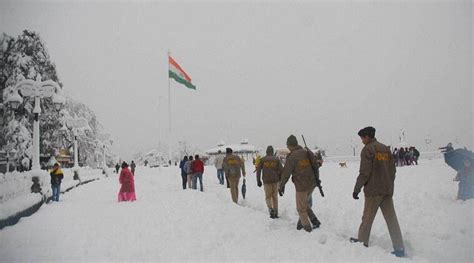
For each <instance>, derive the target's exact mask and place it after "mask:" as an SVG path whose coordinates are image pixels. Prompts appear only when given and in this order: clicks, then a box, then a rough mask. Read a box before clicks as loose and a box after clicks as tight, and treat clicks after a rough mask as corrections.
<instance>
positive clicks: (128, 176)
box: [118, 162, 137, 202]
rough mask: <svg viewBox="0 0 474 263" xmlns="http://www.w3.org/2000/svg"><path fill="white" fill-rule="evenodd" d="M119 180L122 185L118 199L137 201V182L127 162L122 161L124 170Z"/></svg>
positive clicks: (120, 200)
mask: <svg viewBox="0 0 474 263" xmlns="http://www.w3.org/2000/svg"><path fill="white" fill-rule="evenodd" d="M119 182H120V184H121V185H122V187H120V192H119V193H118V201H119V202H122V201H135V200H137V197H136V196H135V182H134V179H133V175H132V172H130V170H129V169H128V164H127V163H126V162H123V163H122V171H121V172H120V177H119Z"/></svg>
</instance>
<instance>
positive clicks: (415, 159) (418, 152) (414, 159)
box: [413, 146, 420, 165]
mask: <svg viewBox="0 0 474 263" xmlns="http://www.w3.org/2000/svg"><path fill="white" fill-rule="evenodd" d="M413 156H414V157H413V161H414V162H415V164H416V165H418V158H420V151H418V149H416V147H415V146H413Z"/></svg>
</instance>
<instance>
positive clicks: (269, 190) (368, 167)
mask: <svg viewBox="0 0 474 263" xmlns="http://www.w3.org/2000/svg"><path fill="white" fill-rule="evenodd" d="M358 135H359V136H360V138H361V140H362V143H363V144H364V145H365V147H364V148H363V149H362V152H361V164H360V173H359V176H358V178H357V181H356V183H355V186H354V190H353V193H352V197H353V198H354V199H356V200H357V199H359V193H360V192H361V190H362V188H363V189H364V195H365V205H364V211H363V217H362V222H361V225H360V227H359V232H358V236H357V237H353V238H350V241H351V242H354V243H355V242H361V243H363V245H364V246H366V247H368V245H369V236H370V230H371V228H372V223H373V221H374V219H375V215H376V214H377V211H378V209H379V208H380V209H381V210H382V213H383V215H384V218H385V220H386V222H387V226H388V229H389V234H390V237H391V239H392V244H393V248H394V251H393V252H392V253H393V254H395V255H396V256H397V257H404V256H405V248H404V244H403V238H402V234H401V230H400V227H399V224H398V220H397V216H396V213H395V209H394V205H393V200H392V196H393V189H394V180H395V172H396V168H395V160H394V158H393V155H392V152H391V150H390V147H388V146H386V145H384V144H382V143H380V142H378V141H377V139H376V138H375V128H373V127H366V128H364V129H361V130H360V131H359V132H358ZM286 145H287V148H288V149H289V150H290V153H289V154H288V156H287V157H286V161H285V163H284V165H283V164H282V162H281V160H280V159H279V158H277V157H276V156H275V154H274V149H273V147H272V146H271V145H270V146H268V147H267V149H266V156H264V157H263V158H261V159H260V160H259V161H258V162H256V164H255V165H256V172H257V186H258V187H261V186H263V187H264V191H265V202H266V204H267V207H268V211H269V214H270V218H273V219H276V218H278V198H279V197H278V195H279V196H283V195H284V193H285V185H286V183H287V182H288V181H289V179H290V177H291V180H292V181H293V184H294V185H295V190H296V210H297V212H298V217H299V218H298V221H297V224H296V229H297V230H301V229H304V230H305V231H307V232H311V231H312V230H313V229H315V228H318V227H319V226H320V225H321V222H320V221H319V219H318V218H317V217H316V215H315V213H314V211H313V210H312V198H311V197H312V193H313V191H314V189H315V188H316V187H319V188H320V189H322V188H321V180H320V178H319V167H320V166H321V165H322V158H321V157H320V156H315V154H314V153H313V152H312V151H311V150H309V149H308V148H303V147H301V146H300V145H299V144H298V140H297V139H296V137H295V136H294V135H290V136H289V137H288V139H287V141H286ZM215 166H216V169H217V178H218V180H219V183H220V184H224V177H225V178H226V179H228V182H229V188H230V193H231V198H232V201H233V202H235V203H237V201H238V194H239V191H238V189H239V182H240V178H241V176H244V178H245V166H244V161H243V160H242V159H241V158H240V157H239V156H237V155H235V154H233V152H232V149H231V148H227V149H226V155H225V157H223V158H220V157H219V156H218V157H217V158H216V160H215ZM183 180H184V179H183ZM183 188H184V187H183ZM321 192H322V191H321Z"/></svg>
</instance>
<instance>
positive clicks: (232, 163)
mask: <svg viewBox="0 0 474 263" xmlns="http://www.w3.org/2000/svg"><path fill="white" fill-rule="evenodd" d="M222 167H223V168H224V172H225V176H226V177H229V178H231V177H237V178H240V176H241V174H245V165H244V162H243V161H242V159H240V157H239V156H237V155H234V154H228V155H226V157H225V158H224V162H223V164H222Z"/></svg>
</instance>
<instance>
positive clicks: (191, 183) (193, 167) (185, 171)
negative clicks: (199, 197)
mask: <svg viewBox="0 0 474 263" xmlns="http://www.w3.org/2000/svg"><path fill="white" fill-rule="evenodd" d="M179 168H180V169H181V178H182V183H183V190H184V189H186V186H187V187H188V188H189V189H195V190H196V189H197V182H198V180H199V186H200V187H199V190H200V191H201V192H203V191H204V186H203V184H202V174H203V173H204V162H203V161H202V160H201V158H199V155H198V154H196V155H195V156H194V157H193V156H192V155H190V156H184V158H183V160H181V161H180V162H179Z"/></svg>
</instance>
